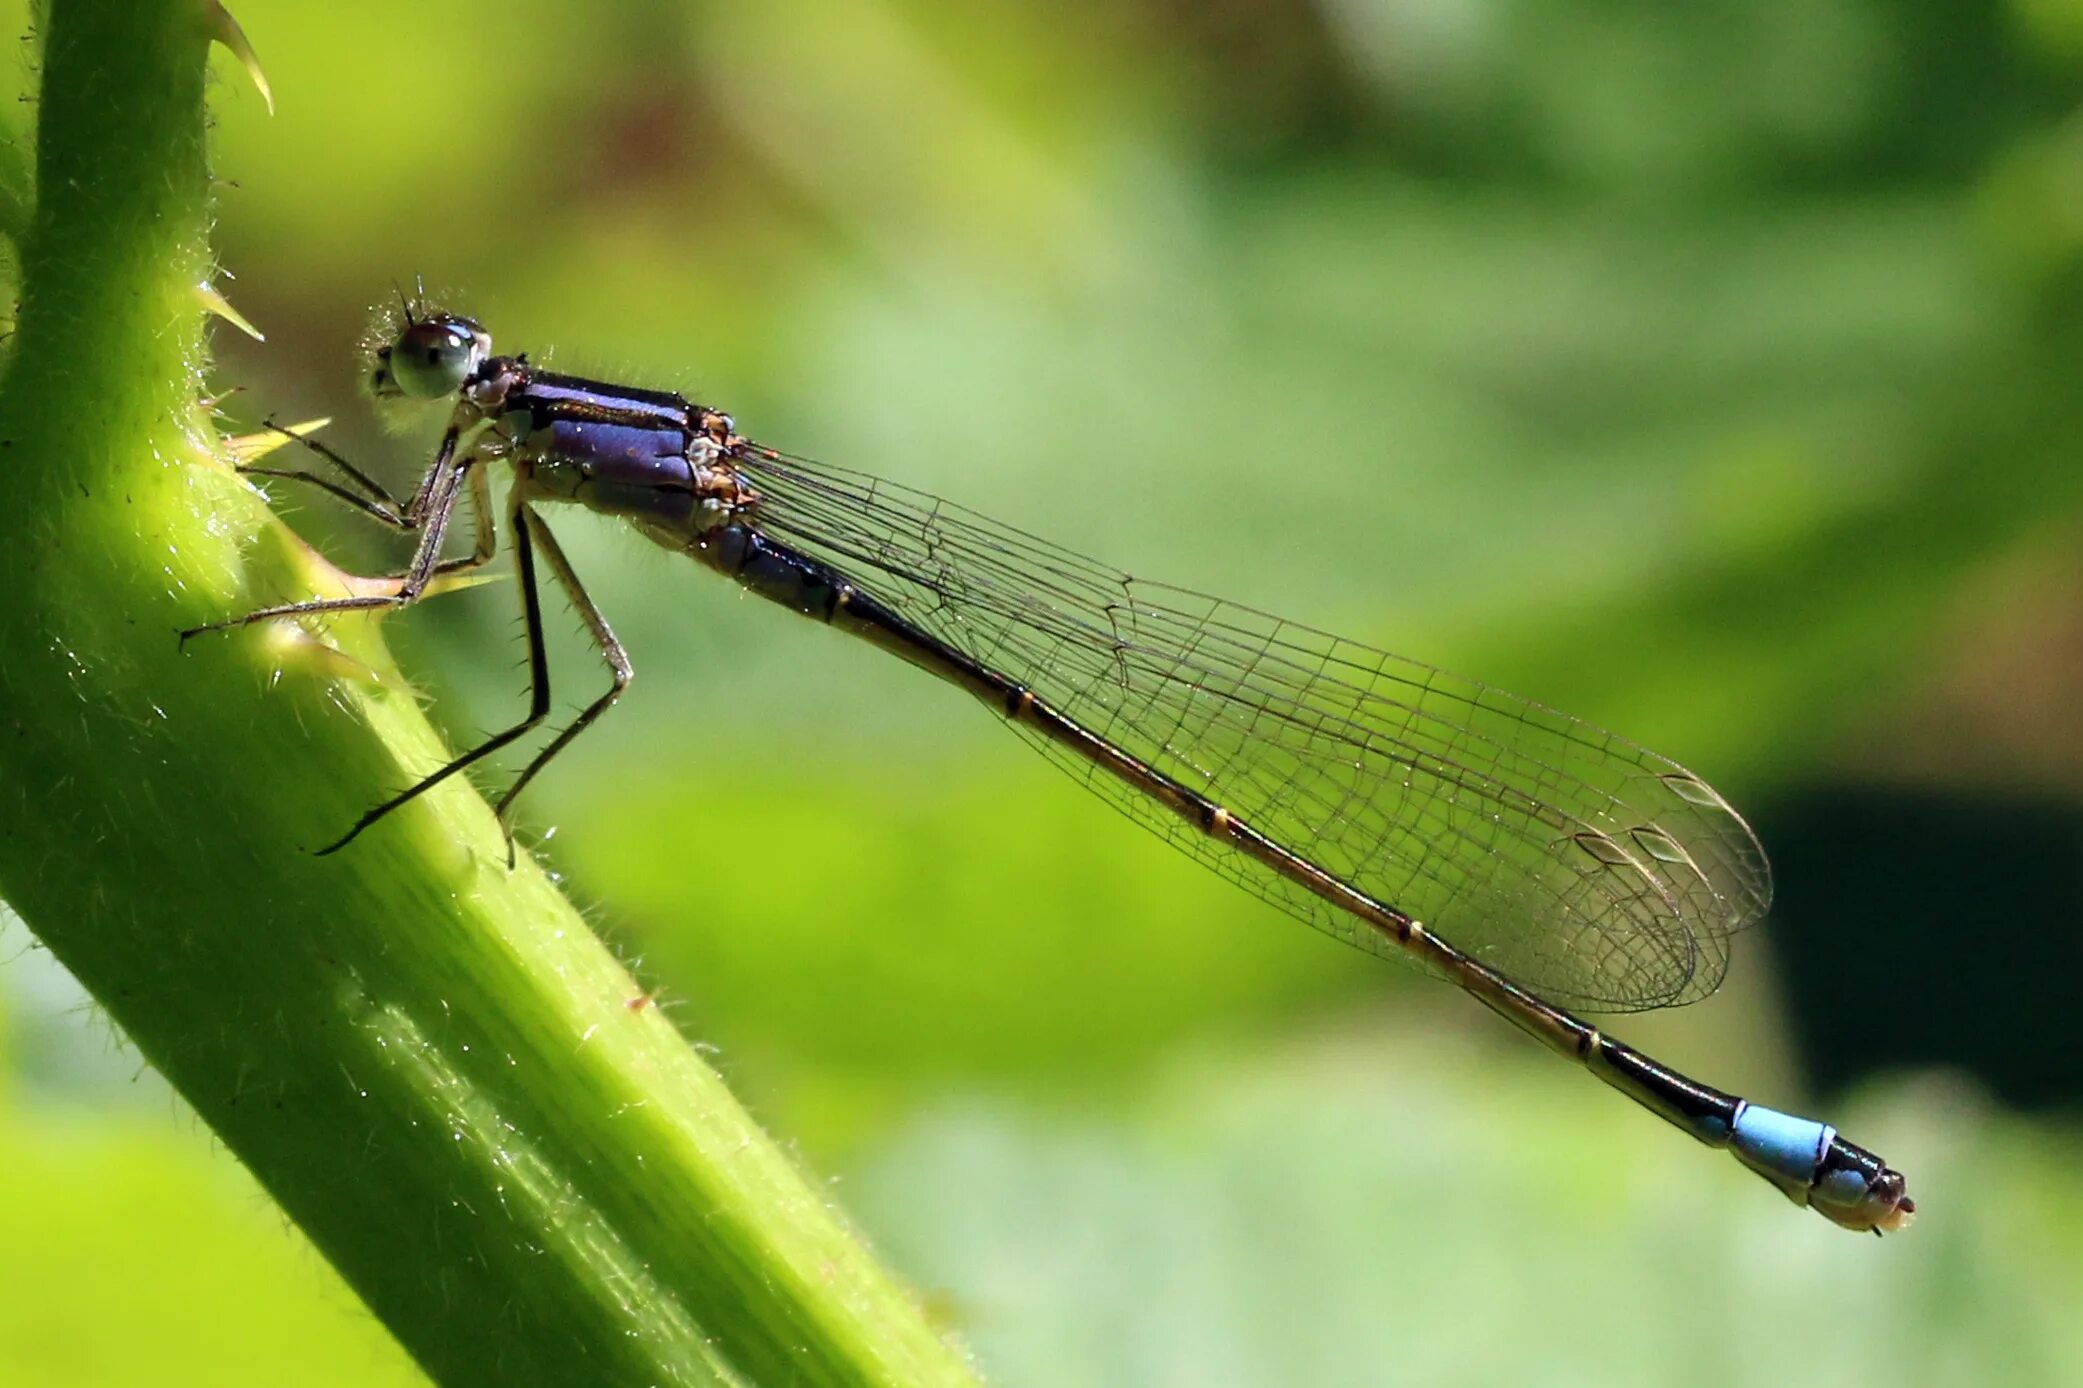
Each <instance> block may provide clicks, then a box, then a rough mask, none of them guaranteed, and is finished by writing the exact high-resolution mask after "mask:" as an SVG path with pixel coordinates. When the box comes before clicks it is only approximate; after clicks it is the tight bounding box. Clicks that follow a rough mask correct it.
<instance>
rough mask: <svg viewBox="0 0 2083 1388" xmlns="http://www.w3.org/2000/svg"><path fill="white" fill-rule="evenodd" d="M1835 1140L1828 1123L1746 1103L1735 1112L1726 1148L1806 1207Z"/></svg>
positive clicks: (1795, 1201) (1832, 1130) (1835, 1134)
mask: <svg viewBox="0 0 2083 1388" xmlns="http://www.w3.org/2000/svg"><path fill="white" fill-rule="evenodd" d="M1836 1138H1837V1130H1836V1129H1835V1128H1833V1127H1831V1126H1830V1125H1829V1124H1828V1123H1818V1122H1816V1121H1815V1120H1814V1119H1812V1118H1797V1117H1795V1116H1794V1115H1793V1114H1791V1113H1781V1112H1780V1111H1779V1110H1777V1109H1770V1108H1766V1107H1765V1106H1764V1105H1762V1104H1753V1103H1749V1102H1747V1101H1746V1102H1744V1103H1743V1104H1742V1105H1740V1106H1739V1107H1738V1108H1737V1110H1736V1118H1735V1121H1734V1123H1733V1124H1731V1126H1730V1132H1729V1138H1728V1144H1729V1150H1730V1151H1731V1152H1733V1153H1735V1154H1736V1159H1737V1160H1738V1161H1741V1162H1742V1163H1743V1164H1744V1165H1745V1166H1747V1167H1749V1168H1750V1169H1751V1170H1752V1171H1755V1172H1757V1173H1758V1174H1759V1175H1760V1176H1763V1177H1764V1178H1765V1179H1766V1180H1768V1181H1770V1182H1772V1184H1773V1185H1776V1186H1778V1187H1779V1188H1780V1189H1781V1190H1783V1191H1785V1192H1786V1194H1787V1197H1788V1198H1789V1199H1791V1200H1793V1201H1794V1203H1795V1204H1797V1205H1806V1204H1807V1203H1808V1197H1809V1192H1810V1190H1811V1189H1813V1187H1814V1186H1815V1182H1816V1177H1817V1176H1818V1175H1819V1174H1820V1173H1821V1172H1822V1169H1823V1162H1824V1158H1825V1157H1827V1156H1828V1155H1829V1152H1830V1144H1831V1143H1832V1142H1834V1141H1835V1140H1836Z"/></svg>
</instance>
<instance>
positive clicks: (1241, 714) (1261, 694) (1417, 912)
mask: <svg viewBox="0 0 2083 1388" xmlns="http://www.w3.org/2000/svg"><path fill="white" fill-rule="evenodd" d="M734 456H735V458H736V461H737V463H738V465H739V467H740V468H741V469H742V470H743V472H744V474H745V475H746V477H747V479H748V480H749V481H751V483H752V484H753V485H754V486H755V487H756V488H757V489H758V490H759V492H760V493H761V495H762V498H763V499H762V500H761V502H760V503H759V505H758V507H757V508H756V511H755V512H754V515H753V517H752V519H753V521H754V523H755V524H757V525H758V526H759V527H760V528H761V529H764V530H766V531H768V532H769V533H771V534H772V535H773V536H774V537H775V538H776V539H779V540H781V541H783V542H785V543H787V544H789V545H792V546H795V547H797V548H799V549H801V550H803V551H804V552H806V553H808V554H810V555H812V556H814V557H816V558H819V559H822V560H824V561H826V562H828V563H830V564H831V565H832V566H833V567H835V568H836V569H838V570H840V571H841V572H843V573H845V574H846V575H847V577H848V578H849V579H851V580H852V581H854V582H855V583H856V584H857V585H858V586H859V587H860V588H861V589H862V590H863V591H865V592H867V593H869V594H871V595H872V596H874V597H876V598H878V599H880V600H881V601H882V602H884V603H887V604H888V605H889V606H890V607H891V608H892V609H894V610H895V611H896V612H897V613H899V614H900V615H901V616H903V617H904V618H905V619H906V620H908V621H910V622H912V623H915V624H916V625H917V626H919V627H920V628H922V629H923V630H925V631H927V632H930V633H931V634H932V635H934V636H936V637H938V638H940V639H941V640H943V641H945V642H947V643H948V645H950V646H952V647H954V648H955V649H956V650H959V651H961V652H963V653H964V654H965V655H968V656H969V657H971V658H972V659H974V660H976V661H978V662H979V663H981V664H983V665H985V666H987V667H989V668H991V669H993V670H996V671H998V672H999V673H1000V674H1003V675H1005V676H1006V677H1008V678H1010V679H1013V680H1016V681H1018V682H1019V683H1020V684H1023V685H1025V686H1026V687H1027V688H1028V689H1030V690H1032V691H1033V693H1034V694H1035V696H1036V697H1037V698H1039V699H1041V700H1042V701H1043V702H1045V703H1047V704H1049V705H1051V706H1053V707H1054V708H1055V709H1056V710H1057V711H1058V712H1060V713H1062V714H1064V715H1065V716H1067V717H1069V718H1071V719H1073V720H1075V721H1076V722H1078V723H1079V724H1081V725H1082V726H1084V727H1085V728H1087V729H1089V730H1091V731H1092V732H1095V733H1097V734H1099V735H1101V736H1102V737H1105V738H1106V739H1108V740H1109V741H1111V742H1113V743H1114V744H1116V745H1117V746H1119V747H1121V748H1123V749H1124V750H1126V751H1128V752H1130V753H1131V754H1133V755H1134V756H1135V757H1137V758H1138V759H1140V760H1141V761H1143V762H1144V763H1146V764H1148V765H1150V766H1152V767H1154V768H1156V769H1157V770H1159V771H1161V772H1163V773H1164V774H1165V775H1167V776H1170V777H1172V778H1173V779H1175V780H1177V781H1179V782H1181V783H1182V784H1184V785H1186V786H1188V787H1189V788H1191V789H1193V790H1195V791H1197V792H1199V793H1200V794H1202V795H1205V796H1206V797H1208V798H1209V799H1210V800H1212V801H1214V802H1215V803H1216V804H1218V805H1221V806H1224V807H1225V808H1227V809H1228V810H1229V811H1230V812H1231V814H1232V815H1234V816H1236V817H1237V818H1239V819H1241V820H1243V821H1245V822H1246V823H1248V824H1250V825H1251V826H1253V827H1254V828H1256V829H1257V830H1259V831H1260V832H1261V833H1263V834H1266V835H1267V836H1269V837H1271V838H1273V839H1274V840H1276V841H1277V842H1279V843H1281V844H1283V845H1284V846H1286V847H1287V848H1289V849H1290V850H1292V851H1294V852H1296V853H1299V854H1301V855H1302V856H1303V857H1306V858H1308V859H1309V860H1310V861H1311V862H1314V863H1315V864H1317V865H1318V866H1319V867H1321V868H1323V869H1324V870H1325V871H1327V872H1329V873H1331V874H1333V875H1334V876H1336V877H1338V878H1340V879H1342V880H1344V881H1345V882H1347V883H1349V884H1351V885H1352V886H1354V887H1356V888H1358V889H1359V890H1361V891H1363V892H1365V893H1366V894H1367V895H1368V896H1370V897H1373V898H1374V899H1375V900H1376V901H1378V902H1381V903H1382V904H1384V905H1386V906H1390V907H1392V908H1394V909H1396V910H1398V911H1402V912H1404V913H1406V914H1407V915H1410V916H1412V917H1414V918H1416V919H1418V920H1421V921H1423V922H1424V923H1425V924H1426V925H1427V926H1428V927H1429V928H1431V929H1432V930H1433V931H1435V932H1436V933H1437V934H1438V935H1440V936H1441V937H1442V938H1444V939H1446V940H1448V941H1449V942H1451V943H1452V944H1454V945H1455V946H1457V947H1458V948H1460V949H1462V950H1464V951H1466V952H1467V953H1469V954H1471V955H1473V956H1474V957H1476V958H1478V959H1480V960H1482V961H1483V962H1484V963H1486V964H1488V965H1490V966H1491V967H1493V968H1495V969H1497V970H1499V971H1500V972H1502V973H1504V974H1506V975H1508V976H1509V977H1511V978H1512V979H1514V980H1515V981H1517V982H1519V983H1520V984H1522V985H1524V986H1526V987H1529V988H1531V989H1533V990H1534V991H1536V992H1538V993H1540V994H1541V995H1543V996H1544V997H1546V998H1548V999H1549V1000H1550V1001H1552V1002H1555V1003H1557V1004H1560V1005H1562V1006H1565V1007H1581V1008H1585V1009H1589V1010H1594V1011H1634V1010H1641V1009H1647V1008H1654V1007H1666V1006H1672V1005H1676V1004H1680V1003H1686V1002H1692V1001H1695V1000H1697V999H1699V998H1702V997H1704V996H1706V995H1707V994H1708V993H1711V992H1712V991H1713V990H1714V989H1715V988H1716V987H1717V986H1718V985H1719V984H1720V982H1721V978H1722V975H1723V973H1724V972H1725V970H1726V968H1727V964H1728V937H1729V935H1730V933H1731V932H1732V931H1735V930H1738V929H1741V928H1742V927H1744V926H1746V925H1748V924H1750V923H1751V922H1753V921H1754V920H1756V919H1757V918H1758V917H1759V916H1760V915H1762V914H1763V913H1764V910H1765V908H1766V906H1767V905H1768V904H1769V903H1770V899H1771V891H1772V888H1771V875H1770V869H1769V868H1768V866H1767V865H1766V862H1765V856H1764V852H1763V850H1762V849H1761V848H1760V847H1759V845H1758V842H1757V839H1756V838H1755V836H1754V835H1753V834H1752V833H1751V831H1750V828H1749V826H1748V825H1747V824H1745V823H1744V822H1743V820H1742V818H1741V817H1740V816H1739V815H1738V814H1737V813H1736V812H1735V811H1734V810H1733V809H1731V808H1730V806H1729V805H1728V804H1727V802H1726V801H1724V800H1723V799H1722V798H1721V796H1720V795H1718V794H1717V793H1715V791H1714V790H1713V789H1711V788H1710V787H1709V786H1708V785H1707V784H1706V783H1705V782H1704V781H1702V780H1700V779H1699V778H1698V777H1696V776H1694V775H1693V774H1692V773H1691V772H1689V771H1687V770H1685V768H1683V767H1681V766H1679V765H1677V764H1676V763H1675V762H1671V761H1666V760H1665V759H1664V758H1662V757H1660V756H1657V755H1656V754H1655V753H1653V752H1650V751H1647V750H1645V749H1643V748H1641V747H1638V746H1636V745H1634V744H1633V743H1631V742H1627V741H1625V740H1624V739H1622V738H1618V737H1615V736H1614V735H1612V734H1611V733H1607V732H1604V731H1602V730H1600V729H1598V728H1594V727H1591V726H1590V725H1588V724H1585V723H1582V722H1579V721H1578V720H1576V719H1574V718H1570V717H1568V716H1567V715H1564V714H1561V713H1557V712H1555V711H1554V710H1552V709H1549V708H1544V707H1542V706H1541V705H1539V704H1535V703H1530V702H1528V701H1526V700H1524V699H1520V698H1517V697H1515V696H1513V695H1511V694H1507V693H1505V692H1504V691H1503V690H1500V689H1495V688H1492V687H1490V686H1488V685H1485V684H1480V683H1477V682H1476V681H1473V680H1468V679H1463V678H1461V677H1459V676H1456V675H1451V674H1448V673H1446V672H1444V671H1441V670H1435V669H1433V668H1432V667H1430V666H1427V665H1421V664H1418V663H1417V662H1416V661H1411V660H1405V659H1404V658H1403V657H1401V656H1397V655H1391V654H1389V653H1388V652H1386V651H1379V650H1375V649H1373V648H1371V647H1368V646H1363V645H1361V644H1359V643H1358V642H1354V641H1347V640H1345V639H1343V638H1341V637H1337V636H1332V635H1329V634H1327V633H1324V632H1320V631H1314V630H1311V629H1310V628H1308V627H1303V626H1297V625H1295V624H1294V623H1292V622H1287V621H1283V620H1281V619H1280V618H1278V617H1273V616H1270V615H1268V614H1266V613H1263V612H1258V611H1254V610H1253V609H1251V608H1248V607H1242V606H1239V605H1238V604H1236V603H1231V602H1225V601H1222V600H1221V599H1218V598H1210V597H1204V596H1202V595H1200V594H1197V593H1190V592H1186V591H1183V590H1181V589H1177V588H1171V587H1167V586H1164V585H1162V584H1155V583H1148V582H1143V581H1141V580H1136V579H1131V578H1130V577H1129V576H1128V575H1127V574H1124V573H1120V572H1117V571H1116V570H1113V569H1109V568H1107V567H1105V566H1104V565H1101V564H1097V563H1094V562H1093V561H1091V560H1089V559H1086V558H1084V557H1082V556H1080V555H1077V554H1073V553H1071V552H1070V551H1068V550H1064V549H1061V548H1059V547H1057V546H1055V545H1052V544H1049V543H1047V542H1046V541H1043V540H1039V539H1036V538H1034V537H1033V536H1030V535H1026V534H1023V533H1021V532H1020V531H1017V530H1014V529H1012V528H1010V527H1008V526H1004V525H1001V524H999V523H997V522H996V521H993V520H990V519H989V518H987V517H984V516H980V515H978V514H976V513H975V512H973V511H968V510H965V509H963V508H961V507H958V506H956V505H954V504H952V503H950V502H946V501H942V500H940V499H939V498H937V497H934V496H930V495H927V494H926V493H923V492H918V491H914V490H911V489H909V488H905V487H900V486H896V485H893V484H892V483H889V482H885V481H881V480H879V479H877V478H874V477H870V476H867V475H866V474H863V473H856V472H851V471H847V470H845V469H841V468H836V467H832V466H830V465H828V464H824V463H818V462H814V461H811V460H809V459H803V458H795V457H790V456H787V455H784V454H778V453H772V452H769V451H767V450H765V449H761V448H758V447H757V446H754V445H749V444H748V445H743V446H741V447H739V448H738V449H736V450H734ZM1013 726H1014V727H1015V729H1016V730H1017V731H1019V732H1020V733H1021V734H1022V735H1023V736H1025V737H1027V739H1028V740H1029V741H1030V742H1032V743H1034V744H1035V746H1036V747H1038V748H1039V749H1040V750H1041V752H1042V753H1043V755H1045V756H1047V757H1049V758H1050V759H1051V760H1052V761H1055V762H1057V763H1059V764H1060V765H1062V766H1064V767H1065V769H1066V770H1068V771H1069V772H1070V773H1071V774H1072V775H1074V776H1076V777H1077V778H1078V779H1079V780H1081V781H1083V782H1084V783H1085V784H1086V785H1087V786H1088V787H1090V788H1091V789H1092V790H1093V791H1094V792H1095V793H1097V794H1099V795H1100V796H1102V797H1103V798H1105V799H1107V800H1108V801H1110V802H1112V803H1113V804H1114V805H1116V806H1117V807H1118V808H1120V809H1121V810H1122V811H1123V812H1124V813H1126V814H1127V815H1128V816H1129V817H1130V818H1131V819H1134V820H1136V821H1137V822H1138V823H1140V824H1142V825H1144V826H1145V827H1147V828H1149V829H1151V830H1153V831H1154V832H1156V833H1157V834H1159V835H1160V836H1162V837H1163V838H1165V839H1167V840H1168V841H1170V842H1171V843H1173V844H1175V845H1177V846H1178V847H1179V848H1180V849H1182V850H1183V851H1185V852H1187V853H1189V854H1191V855H1193V856H1194V857H1196V858H1198V859H1200V860H1202V861H1203V862H1205V863H1207V864H1208V865H1209V866H1210V867H1212V868H1214V869H1215V870H1216V871H1218V872H1220V873H1221V874H1222V875H1223V876H1225V877H1227V878H1229V879H1231V880H1232V881H1234V882H1237V883H1238V884H1239V885H1241V886H1244V887H1246V888H1248V889H1249V890H1251V891H1253V892H1255V893H1257V894H1258V895H1260V896H1262V897H1264V898H1266V899H1267V900H1269V901H1271V902H1273V903H1274V904H1275V905H1277V906H1279V907H1281V908H1282V909H1284V910H1286V911H1288V912H1289V913H1291V914H1293V915H1295V916H1298V917H1300V918H1301V919H1302V920H1305V921H1307V922H1308V923H1309V924H1311V925H1313V926H1315V927H1316V928H1317V929H1319V930H1322V931H1324V932H1325V933H1327V934H1330V935H1333V936H1336V937H1337V938H1338V939H1341V940H1344V941H1346V942H1347V943H1349V944H1353V945H1356V946H1358V947H1359V948H1361V949H1365V950H1367V951H1369V952H1370V953H1375V954H1381V955H1385V956H1391V957H1400V955H1401V952H1400V951H1399V950H1398V949H1397V948H1396V947H1395V946H1394V945H1393V944H1391V943H1390V942H1389V941H1387V940H1385V939H1383V938H1382V937H1381V936H1380V935H1379V934H1377V933H1376V932H1375V930H1374V929H1373V928H1371V927H1370V926H1368V925H1367V924H1366V923H1365V922H1363V921H1361V920H1359V919H1357V918H1354V917H1352V916H1350V915H1348V914H1347V913H1345V912H1343V911H1341V910H1339V909H1338V908H1336V907H1334V906H1332V905H1331V904H1330V903H1329V902H1327V901H1325V900H1323V899H1322V898H1321V897H1318V896H1316V895H1315V894H1314V893H1312V892H1310V891H1308V890H1307V889H1306V888H1304V887H1302V886H1300V885H1299V884H1297V883H1295V882H1293V881H1291V880H1290V879H1288V878H1286V877H1283V876H1281V875H1280V874H1278V873H1276V872H1274V871H1272V870H1271V869H1269V868H1267V867H1265V866H1264V865H1262V864H1260V863H1259V862H1258V861H1256V860H1255V859H1252V858H1249V857H1246V856H1245V855H1243V854H1241V853H1239V852H1237V851H1236V850H1235V849H1234V848H1233V847H1231V846H1230V845H1229V844H1228V843H1226V842H1224V841H1222V840H1220V839H1215V838H1211V837H1209V836H1208V835H1206V834H1204V833H1202V832H1200V831H1199V829H1198V828H1197V827H1196V826H1193V825H1189V824H1187V823H1185V822H1183V821H1182V820H1180V819H1179V818H1178V817H1177V816H1176V815H1174V814H1173V813H1171V812H1170V811H1168V810H1166V809H1165V808H1164V807H1163V806H1162V805H1160V804H1158V803H1156V802H1154V801H1152V800H1151V799H1149V798H1148V797H1147V796H1145V795H1143V794H1142V793H1141V792H1139V791H1138V790H1137V789H1135V787H1133V786H1132V785H1129V784H1127V783H1125V782H1122V781H1119V780H1117V779H1115V778H1114V777H1112V776H1110V775H1109V774H1108V773H1106V772H1105V771H1103V770H1101V769H1099V768H1097V767H1095V766H1094V765H1092V764H1091V763H1089V762H1087V761H1085V760H1083V759H1082V758H1079V757H1078V756H1076V755H1075V754H1074V753H1072V752H1070V751H1069V750H1067V749H1066V748H1064V747H1062V746H1061V745H1059V744H1057V743H1055V742H1053V741H1051V740H1050V739H1048V738H1047V737H1045V736H1043V735H1042V734H1041V733H1039V732H1038V731H1036V730H1034V729H1032V728H1030V727H1027V726H1025V725H1023V724H1014V725H1013Z"/></svg>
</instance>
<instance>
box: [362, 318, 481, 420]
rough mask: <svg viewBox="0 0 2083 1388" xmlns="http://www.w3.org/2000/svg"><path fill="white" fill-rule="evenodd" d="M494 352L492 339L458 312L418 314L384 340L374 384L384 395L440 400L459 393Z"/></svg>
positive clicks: (378, 352)
mask: <svg viewBox="0 0 2083 1388" xmlns="http://www.w3.org/2000/svg"><path fill="white" fill-rule="evenodd" d="M491 354H492V338H491V335H490V334H488V333H487V332H486V331H485V330H484V329H483V328H482V327H480V326H478V324H477V323H476V321H475V320H473V319H469V318H465V317H463V316H462V315H461V314H457V313H427V314H418V315H415V314H412V313H410V312H408V313H407V314H406V316H405V318H404V320H403V321H402V322H401V323H399V324H398V326H397V329H396V335H395V336H394V337H393V338H392V339H391V340H390V341H389V342H384V343H381V344H379V345H378V346H377V347H376V350H375V357H376V361H375V365H374V367H373V368H372V372H371V375H370V379H369V387H370V389H371V390H372V391H373V392H374V393H375V394H376V396H377V398H378V399H400V398H402V399H408V400H439V399H441V398H442V397H443V396H446V395H454V394H455V393H456V392H457V391H459V390H461V389H462V388H463V384H464V382H466V381H468V380H469V379H470V377H471V375H472V374H473V373H474V372H476V370H477V369H478V367H480V366H482V365H483V364H484V362H485V359H486V358H487V357H489V356H491Z"/></svg>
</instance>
